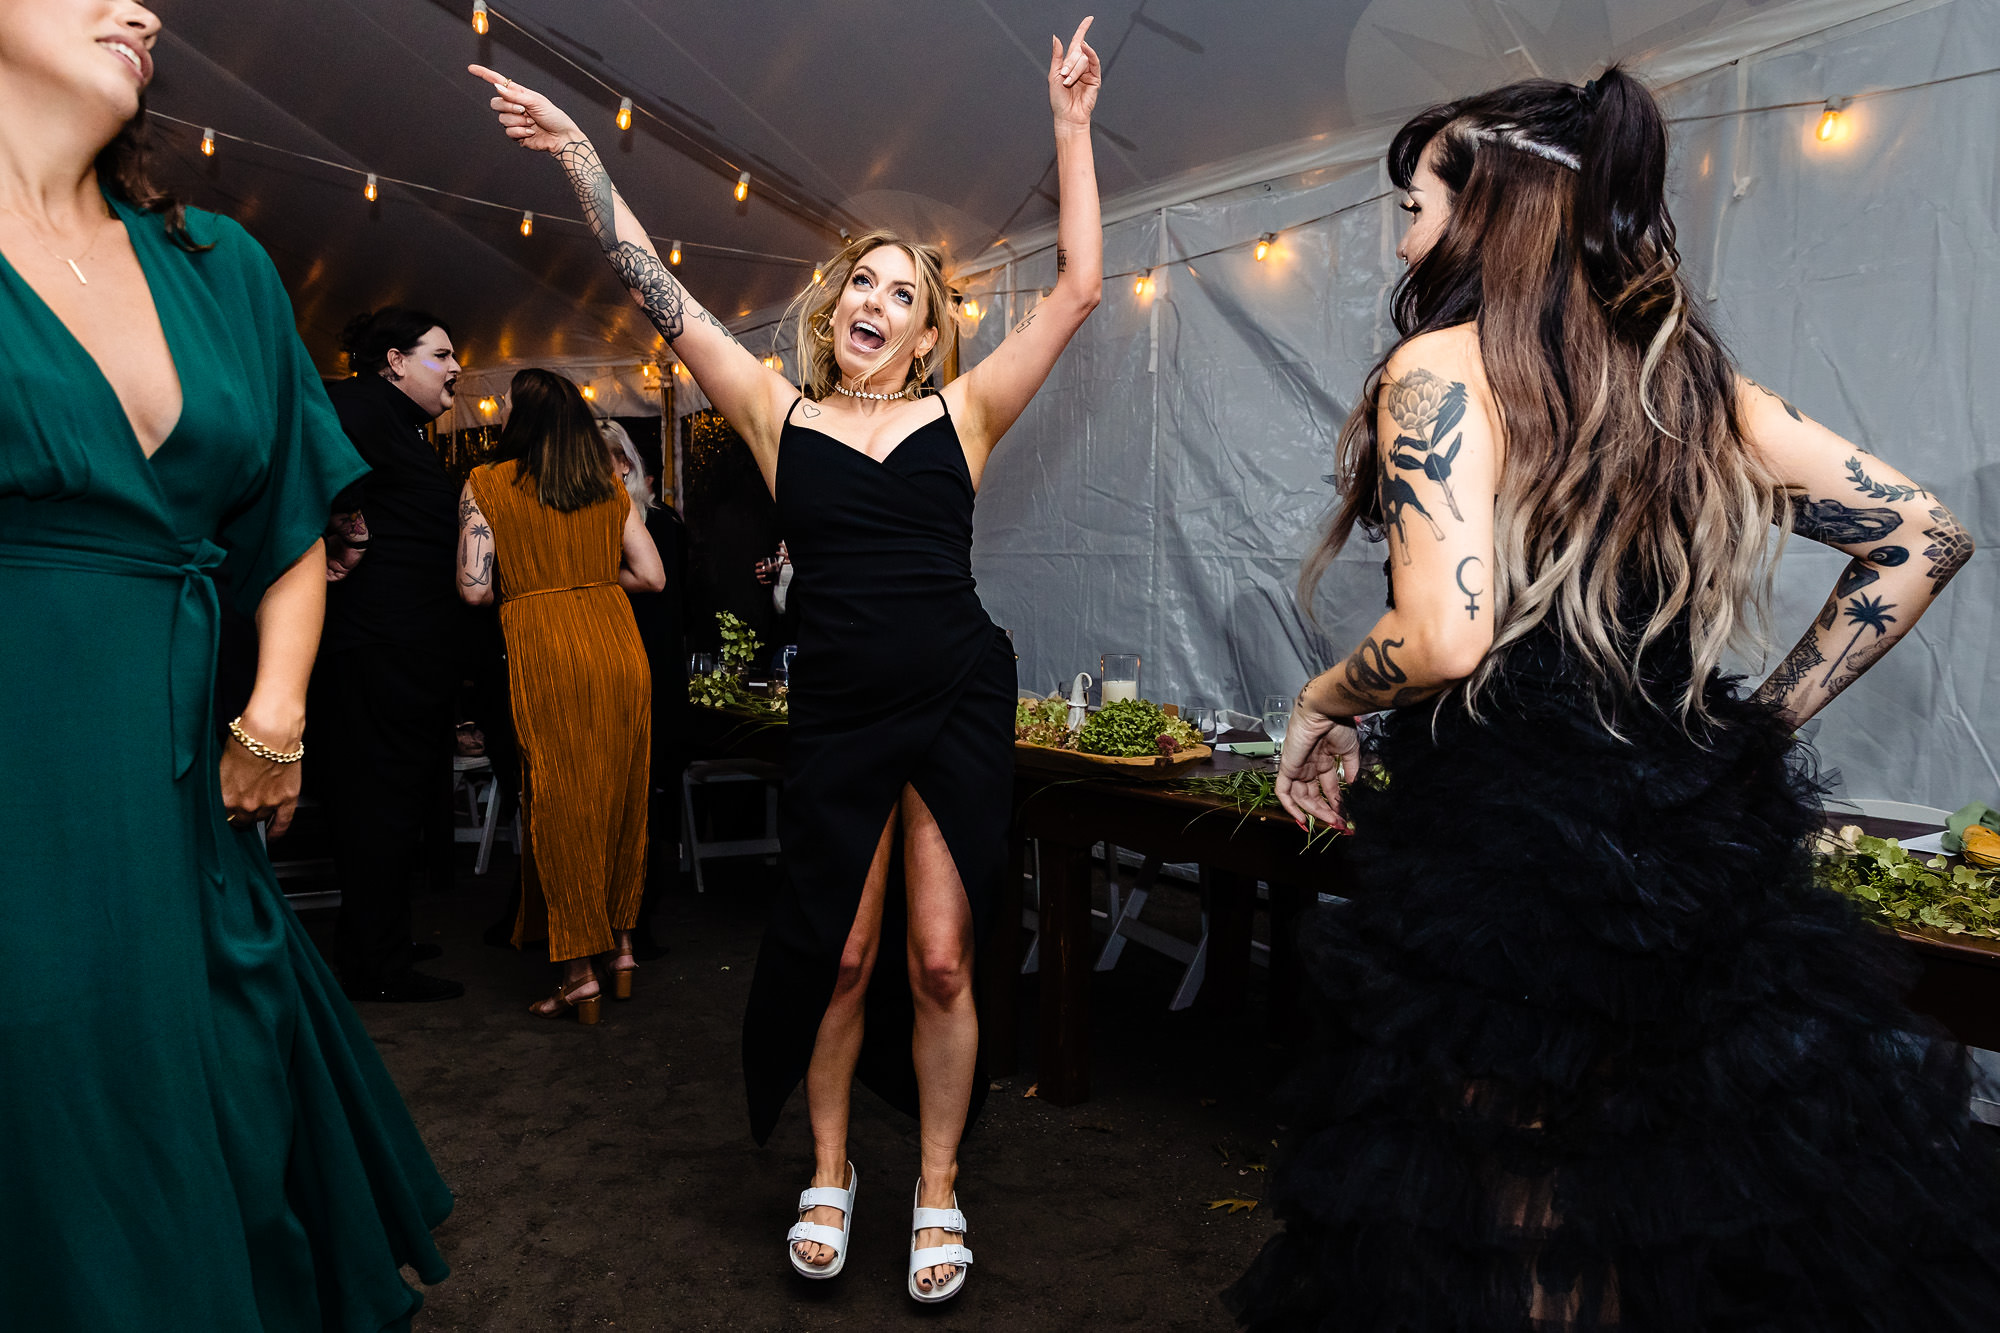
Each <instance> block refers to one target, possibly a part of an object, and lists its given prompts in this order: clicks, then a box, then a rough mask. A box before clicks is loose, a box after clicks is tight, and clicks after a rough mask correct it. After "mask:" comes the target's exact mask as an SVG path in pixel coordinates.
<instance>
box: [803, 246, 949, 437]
mask: <svg viewBox="0 0 2000 1333" xmlns="http://www.w3.org/2000/svg"><path fill="white" fill-rule="evenodd" d="M885 246H894V247H895V248H896V249H898V250H901V251H902V252H903V253H904V254H906V255H908V256H909V257H910V262H911V263H912V264H913V265H914V266H915V267H916V270H917V302H916V306H915V309H916V310H917V311H919V312H920V313H921V315H922V320H921V322H920V323H916V324H913V325H912V326H911V329H910V331H909V332H908V333H906V334H905V335H904V336H903V337H901V338H898V339H897V340H896V341H895V342H893V343H890V344H888V345H887V346H885V347H883V349H882V351H881V353H880V354H879V355H878V356H877V357H876V358H875V363H874V364H873V365H871V366H869V367H868V370H867V374H866V375H864V377H863V382H864V383H865V382H866V380H867V378H868V377H871V376H873V375H875V374H876V373H877V372H878V371H880V370H881V369H882V368H883V367H885V366H887V365H889V364H891V363H892V362H894V361H895V360H896V358H897V357H899V356H902V355H904V354H905V353H906V352H910V351H913V350H914V348H915V345H916V342H917V340H918V339H919V338H921V337H922V336H923V334H924V330H926V329H936V330H937V332H938V339H937V342H935V343H934V344H932V346H931V349H930V351H929V352H927V353H925V354H924V355H922V356H912V357H911V360H910V371H909V374H908V375H906V376H905V377H904V379H903V387H902V392H903V393H905V394H909V395H910V396H912V397H916V396H918V395H919V394H920V393H921V391H922V389H923V386H924V383H925V381H927V380H929V379H930V377H931V374H932V372H933V371H935V370H936V369H937V368H938V366H940V365H942V364H943V363H944V361H945V339H946V338H955V337H956V336H957V327H958V326H957V324H956V323H955V322H954V321H953V319H952V310H951V289H950V288H949V287H947V286H946V285H945V280H944V257H943V256H942V255H941V254H940V253H939V252H938V250H937V247H935V246H930V245H918V244H916V243H914V242H912V241H906V240H904V239H903V238H902V237H901V236H899V235H897V234H896V233H895V232H893V231H890V230H888V229H887V228H881V227H878V228H876V229H875V230H874V231H869V232H864V233H862V234H861V235H859V236H857V237H855V238H854V239H853V240H851V241H849V242H848V243H847V244H846V245H844V246H842V247H841V249H840V253H839V254H837V255H835V256H833V258H831V259H829V260H827V261H826V263H825V264H823V265H821V271H822V273H823V274H824V275H825V277H826V281H825V282H824V283H823V284H821V283H812V284H809V285H808V286H807V287H806V288H805V289H804V290H803V291H801V292H800V293H799V294H798V295H797V296H795V297H793V298H792V303H791V305H789V306H788V307H786V310H785V318H786V319H789V320H791V321H792V328H793V339H794V343H793V345H794V346H795V347H796V348H797V349H798V367H799V391H800V392H801V393H803V394H804V395H805V396H806V397H808V398H811V399H814V400H815V401H817V400H818V399H821V398H824V397H826V396H827V395H828V394H830V393H832V392H833V391H834V386H835V385H837V384H839V383H840V363H839V361H838V360H836V359H835V357H834V354H833V308H834V306H836V305H838V304H839V303H840V296H841V293H842V292H845V291H846V290H847V284H848V283H850V282H852V281H853V280H854V269H855V266H856V265H857V264H859V263H860V262H861V261H862V260H864V259H866V258H867V257H868V256H869V255H871V254H873V253H874V252H875V251H877V250H880V249H882V248H883V247H885ZM781 322H782V321H781Z"/></svg>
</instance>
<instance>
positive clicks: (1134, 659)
mask: <svg viewBox="0 0 2000 1333" xmlns="http://www.w3.org/2000/svg"><path fill="white" fill-rule="evenodd" d="M1097 681H1098V686H1097V697H1098V698H1099V699H1100V700H1102V701H1103V702H1104V703H1108V704H1115V703H1117V702H1118V701H1119V700H1121V699H1136V698H1138V697H1139V654H1137V653H1106V654H1104V656H1103V657H1102V658H1100V659H1098V673H1097Z"/></svg>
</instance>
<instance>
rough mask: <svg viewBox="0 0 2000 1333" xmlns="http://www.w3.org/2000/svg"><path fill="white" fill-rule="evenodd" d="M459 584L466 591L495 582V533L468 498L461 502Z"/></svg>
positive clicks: (477, 504)
mask: <svg viewBox="0 0 2000 1333" xmlns="http://www.w3.org/2000/svg"><path fill="white" fill-rule="evenodd" d="M458 582H459V585H460V586H461V587H466V588H478V587H483V586H485V585H486V584H489V583H491V582H493V529H492V528H490V527H488V526H487V524H486V515H485V514H484V513H482V512H481V511H480V508H479V501H477V500H475V499H473V498H472V497H471V496H469V495H467V496H462V497H460V499H459V502H458Z"/></svg>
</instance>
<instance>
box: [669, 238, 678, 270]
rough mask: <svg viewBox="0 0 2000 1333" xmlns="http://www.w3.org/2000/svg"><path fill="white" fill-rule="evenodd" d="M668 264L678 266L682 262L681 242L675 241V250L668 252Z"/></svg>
mask: <svg viewBox="0 0 2000 1333" xmlns="http://www.w3.org/2000/svg"><path fill="white" fill-rule="evenodd" d="M667 262H668V263H669V264H678V263H680V262H681V243H680V242H679V241H675V242H674V244H673V248H672V249H670V250H668V251H667Z"/></svg>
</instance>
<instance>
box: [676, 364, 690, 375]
mask: <svg viewBox="0 0 2000 1333" xmlns="http://www.w3.org/2000/svg"><path fill="white" fill-rule="evenodd" d="M687 373H688V368H687V367H686V366H684V365H682V364H681V363H680V362H678V361H676V362H674V374H676V375H679V376H681V377H682V378H686V376H687Z"/></svg>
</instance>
